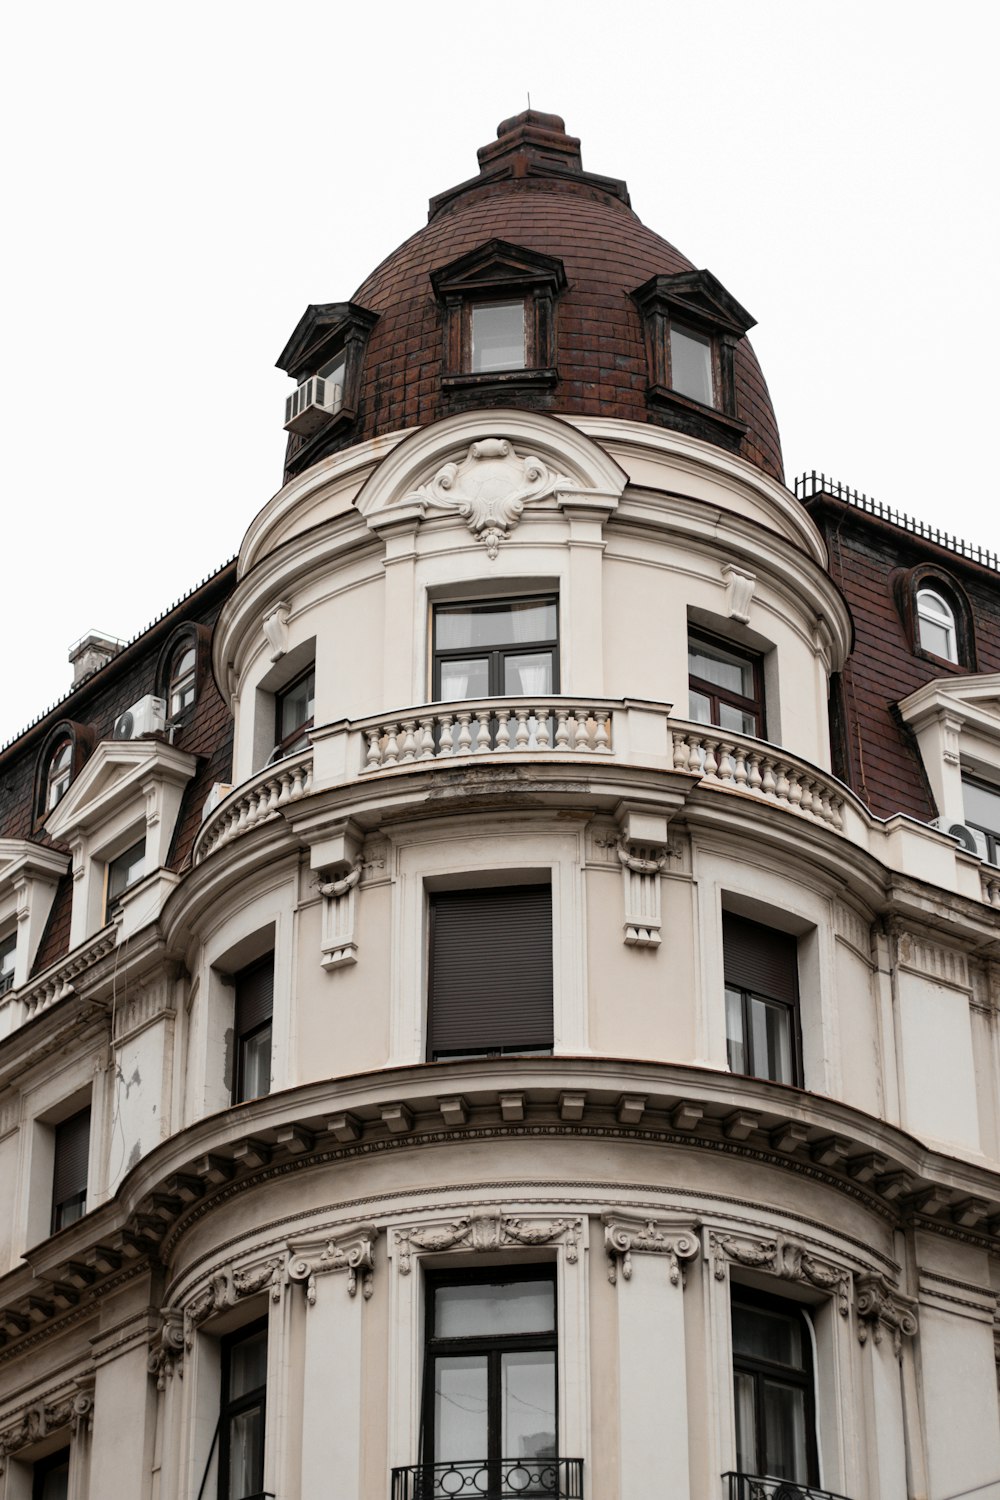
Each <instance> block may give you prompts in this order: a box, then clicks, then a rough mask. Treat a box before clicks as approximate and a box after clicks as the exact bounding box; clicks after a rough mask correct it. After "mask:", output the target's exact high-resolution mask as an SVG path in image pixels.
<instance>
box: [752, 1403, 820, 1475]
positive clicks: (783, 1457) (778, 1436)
mask: <svg viewBox="0 0 1000 1500" xmlns="http://www.w3.org/2000/svg"><path fill="white" fill-rule="evenodd" d="M761 1397H762V1400H763V1403H764V1445H765V1449H766V1453H765V1468H766V1472H767V1473H768V1474H774V1475H775V1476H776V1477H777V1478H779V1479H796V1480H798V1481H799V1482H800V1483H801V1484H807V1483H808V1482H809V1471H808V1464H807V1460H806V1393H805V1391H804V1390H802V1389H801V1388H799V1389H796V1388H795V1387H794V1386H787V1385H779V1384H778V1383H777V1382H776V1381H773V1380H763V1381H762V1382H761Z"/></svg>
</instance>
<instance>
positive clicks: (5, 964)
mask: <svg viewBox="0 0 1000 1500" xmlns="http://www.w3.org/2000/svg"><path fill="white" fill-rule="evenodd" d="M16 960H17V933H16V932H12V933H10V934H9V936H7V937H5V938H0V995H6V993H7V991H8V990H10V989H13V988H14V964H15V962H16Z"/></svg>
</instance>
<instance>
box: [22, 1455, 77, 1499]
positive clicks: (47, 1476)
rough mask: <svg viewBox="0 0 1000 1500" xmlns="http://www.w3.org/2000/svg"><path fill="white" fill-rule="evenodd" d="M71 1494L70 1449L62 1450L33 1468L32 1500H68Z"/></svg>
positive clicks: (40, 1461)
mask: <svg viewBox="0 0 1000 1500" xmlns="http://www.w3.org/2000/svg"><path fill="white" fill-rule="evenodd" d="M68 1494H69V1449H68V1448H60V1450H59V1452H58V1453H50V1454H49V1456H48V1458H40V1459H39V1460H38V1462H37V1463H34V1464H32V1466H31V1500H66V1497H67V1496H68Z"/></svg>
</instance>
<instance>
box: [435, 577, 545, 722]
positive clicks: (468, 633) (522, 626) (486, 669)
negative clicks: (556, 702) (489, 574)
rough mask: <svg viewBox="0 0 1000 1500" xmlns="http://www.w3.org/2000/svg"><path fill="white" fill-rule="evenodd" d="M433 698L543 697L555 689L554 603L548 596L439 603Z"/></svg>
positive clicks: (436, 614)
mask: <svg viewBox="0 0 1000 1500" xmlns="http://www.w3.org/2000/svg"><path fill="white" fill-rule="evenodd" d="M433 654H434V683H433V691H434V697H435V699H437V700H438V701H439V702H444V703H449V702H452V701H454V700H460V699H464V698H488V697H532V696H536V695H537V696H539V697H548V696H549V695H550V694H552V693H557V692H558V691H559V639H558V604H557V601H556V599H555V598H553V597H545V596H542V597H539V598H532V599H492V600H489V601H487V602H483V603H479V604H439V605H438V606H437V608H436V609H435V611H434V653H433Z"/></svg>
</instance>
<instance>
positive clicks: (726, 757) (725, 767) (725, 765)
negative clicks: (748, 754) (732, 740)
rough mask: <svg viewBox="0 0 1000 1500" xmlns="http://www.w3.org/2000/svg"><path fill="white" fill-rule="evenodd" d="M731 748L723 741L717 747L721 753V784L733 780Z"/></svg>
mask: <svg viewBox="0 0 1000 1500" xmlns="http://www.w3.org/2000/svg"><path fill="white" fill-rule="evenodd" d="M733 748H734V747H733V746H732V745H730V744H727V743H726V741H725V740H723V741H722V743H721V744H720V746H719V749H720V751H721V754H720V755H719V780H720V781H721V782H723V783H728V782H731V781H733V780H734V777H733V756H732V752H733Z"/></svg>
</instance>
